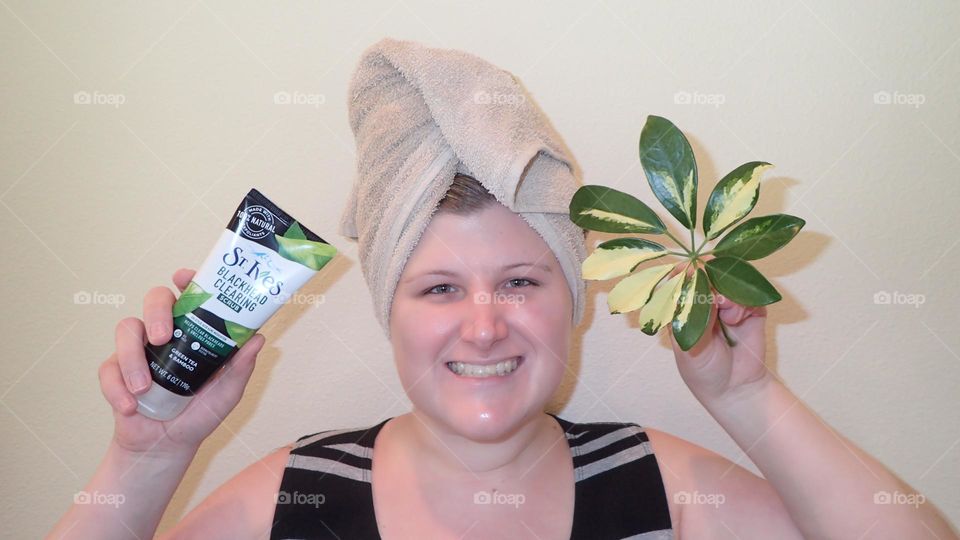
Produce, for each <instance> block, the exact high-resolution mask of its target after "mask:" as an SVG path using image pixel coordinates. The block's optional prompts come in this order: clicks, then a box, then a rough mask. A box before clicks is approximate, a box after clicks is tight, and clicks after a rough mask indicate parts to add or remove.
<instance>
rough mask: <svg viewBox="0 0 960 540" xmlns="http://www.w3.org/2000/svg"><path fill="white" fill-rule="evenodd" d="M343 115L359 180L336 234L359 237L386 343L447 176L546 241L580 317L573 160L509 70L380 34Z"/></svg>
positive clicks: (582, 253)
mask: <svg viewBox="0 0 960 540" xmlns="http://www.w3.org/2000/svg"><path fill="white" fill-rule="evenodd" d="M349 113H350V126H351V127H352V129H353V133H354V136H355V137H356V144H357V173H356V174H357V176H356V178H355V181H354V185H353V189H352V191H351V193H350V197H349V200H348V201H347V206H346V209H345V210H344V214H343V216H342V218H341V221H340V233H341V234H342V235H344V236H347V237H349V238H355V239H358V242H359V254H360V266H361V269H362V270H363V273H364V277H365V278H366V281H367V284H368V286H369V287H370V293H371V296H372V297H373V302H374V309H375V311H376V315H377V318H378V320H379V322H380V324H381V326H382V327H383V329H384V331H385V332H386V334H387V337H388V338H389V337H390V325H389V318H390V307H391V305H392V303H393V295H394V291H395V290H396V286H397V283H398V281H399V279H400V275H401V273H402V272H403V268H404V265H405V264H406V262H407V259H408V258H409V257H410V254H411V252H412V251H413V248H414V247H415V246H416V244H417V242H418V241H419V239H420V236H421V234H422V233H423V231H424V229H425V228H426V226H427V224H428V223H429V221H430V218H431V217H432V216H433V214H434V212H435V211H436V208H437V204H438V203H439V201H440V200H441V199H442V198H443V196H444V195H445V194H446V192H447V189H449V187H450V185H451V184H452V183H453V177H454V175H455V174H456V173H464V174H468V175H470V176H473V177H474V178H476V179H477V180H478V181H479V182H480V183H481V184H483V186H484V187H485V188H486V189H487V190H488V191H490V193H492V194H493V195H494V196H495V197H496V198H497V200H498V201H500V202H501V203H502V204H503V205H505V206H506V207H508V208H509V209H510V210H512V211H514V212H516V213H518V214H520V216H521V217H522V218H523V219H524V220H526V221H527V223H529V224H530V226H531V227H532V228H533V229H534V230H536V231H537V233H539V234H540V236H541V237H542V238H543V239H544V240H545V242H546V244H547V245H548V246H549V247H550V249H551V250H552V251H553V254H554V255H555V256H556V258H557V260H558V261H559V262H560V266H561V268H562V269H563V273H564V275H565V277H566V279H567V284H568V285H569V287H570V291H571V294H572V297H573V321H572V322H573V324H574V325H577V324H579V323H580V320H581V319H582V317H583V310H584V306H583V302H584V297H585V291H584V288H585V287H584V281H583V279H581V277H580V268H581V265H582V263H583V260H584V259H585V258H586V246H585V244H584V231H583V229H581V228H580V227H578V226H577V225H575V224H574V223H573V222H572V221H570V218H569V211H570V209H569V205H570V199H571V198H572V197H573V194H574V192H575V191H576V189H577V187H578V185H577V184H578V182H577V179H576V178H575V176H574V173H573V167H572V159H570V158H569V157H568V156H567V155H566V153H565V152H564V150H563V149H562V147H561V145H560V143H559V137H558V136H557V135H556V133H555V132H554V130H553V129H552V128H551V127H550V125H549V121H548V120H547V118H546V116H545V115H544V114H543V113H542V112H541V111H540V110H539V109H538V108H537V107H536V105H535V104H534V103H533V100H532V99H531V97H530V96H529V95H528V94H527V92H526V91H524V90H523V88H522V87H521V86H520V84H519V82H518V81H517V79H516V78H515V77H514V76H513V75H512V74H510V73H509V72H507V71H505V70H502V69H500V68H498V67H496V66H494V65H492V64H490V63H489V62H486V61H484V60H482V59H480V58H478V57H476V56H473V55H471V54H467V53H465V52H462V51H457V50H450V49H435V48H429V47H426V46H424V45H422V44H419V43H415V42H410V41H398V40H395V39H390V38H387V39H383V40H380V41H378V42H377V43H375V44H373V45H372V46H370V47H369V48H367V50H366V51H364V53H363V55H362V56H361V59H360V63H359V65H358V66H357V68H356V71H355V72H354V75H353V79H352V80H351V82H350V89H349Z"/></svg>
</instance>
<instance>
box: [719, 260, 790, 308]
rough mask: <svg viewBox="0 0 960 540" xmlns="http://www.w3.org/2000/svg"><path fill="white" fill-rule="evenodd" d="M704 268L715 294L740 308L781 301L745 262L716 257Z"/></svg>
mask: <svg viewBox="0 0 960 540" xmlns="http://www.w3.org/2000/svg"><path fill="white" fill-rule="evenodd" d="M705 267H706V269H707V276H709V278H710V283H711V284H712V285H713V287H714V288H715V289H717V292H719V293H720V294H722V295H724V296H726V297H727V298H729V299H730V300H733V301H734V302H736V303H738V304H740V305H742V306H748V307H756V306H765V305H767V304H772V303H774V302H779V301H780V299H781V296H780V293H779V292H777V289H776V288H775V287H774V286H773V285H772V284H771V283H770V282H769V281H767V278H765V277H763V274H761V273H760V272H759V271H758V270H757V269H756V268H754V267H753V265H751V264H750V263H748V262H747V261H744V260H742V259H737V258H735V257H717V258H715V259H710V260H709V261H707V262H706V264H705Z"/></svg>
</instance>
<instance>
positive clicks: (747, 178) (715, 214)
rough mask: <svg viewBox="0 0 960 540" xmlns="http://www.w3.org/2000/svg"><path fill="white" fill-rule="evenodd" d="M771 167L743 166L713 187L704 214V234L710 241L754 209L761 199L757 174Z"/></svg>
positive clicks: (750, 164) (765, 165)
mask: <svg viewBox="0 0 960 540" xmlns="http://www.w3.org/2000/svg"><path fill="white" fill-rule="evenodd" d="M770 167H773V165H771V164H769V163H765V162H763V161H751V162H749V163H744V164H743V165H741V166H739V167H737V168H736V169H734V170H732V171H730V172H729V173H727V175H726V176H724V177H723V178H722V179H721V180H720V182H718V183H717V185H716V186H715V187H714V188H713V192H712V193H710V198H709V199H708V200H707V208H706V210H704V212H703V233H704V234H705V235H706V236H707V240H713V239H714V238H716V237H717V236H718V235H719V234H720V233H722V232H723V231H724V229H726V228H727V227H729V226H730V225H733V224H734V223H736V222H737V221H740V219H741V218H743V216H745V215H747V214H749V213H750V211H751V210H753V206H754V205H755V204H757V198H758V197H759V196H760V173H762V172H763V171H765V170H767V169H769V168H770Z"/></svg>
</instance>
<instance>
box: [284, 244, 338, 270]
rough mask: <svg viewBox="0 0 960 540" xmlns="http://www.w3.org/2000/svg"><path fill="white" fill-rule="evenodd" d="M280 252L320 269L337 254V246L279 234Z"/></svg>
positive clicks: (288, 257) (291, 258) (310, 266)
mask: <svg viewBox="0 0 960 540" xmlns="http://www.w3.org/2000/svg"><path fill="white" fill-rule="evenodd" d="M276 239H277V245H278V247H279V249H278V252H279V253H280V256H281V257H283V258H284V259H288V260H291V261H293V262H298V263H300V264H302V265H304V266H306V267H308V268H312V269H313V270H320V269H321V268H323V267H324V265H325V264H327V263H328V262H330V259H332V258H333V256H334V255H336V254H337V248H335V247H333V246H331V245H330V244H324V243H323V242H313V241H311V240H304V239H298V238H285V237H283V236H277V237H276Z"/></svg>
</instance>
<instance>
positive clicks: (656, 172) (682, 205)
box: [640, 115, 697, 230]
mask: <svg viewBox="0 0 960 540" xmlns="http://www.w3.org/2000/svg"><path fill="white" fill-rule="evenodd" d="M640 164H641V165H643V171H644V173H646V176H647V182H649V183H650V188H651V189H652V190H653V194H654V195H656V196H657V199H659V200H660V203H661V204H663V206H664V207H665V208H666V209H667V211H669V212H670V214H672V215H673V217H675V218H677V221H679V222H680V223H681V224H682V225H683V226H684V227H686V228H687V229H690V230H693V229H694V228H696V226H697V161H696V159H695V158H694V156H693V149H692V148H690V143H689V142H688V141H687V138H686V137H684V136H683V133H682V132H681V131H680V130H679V129H677V126H675V125H673V123H672V122H670V121H669V120H667V119H666V118H662V117H659V116H654V115H650V116H648V117H647V122H646V124H644V126H643V131H641V132H640Z"/></svg>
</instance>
